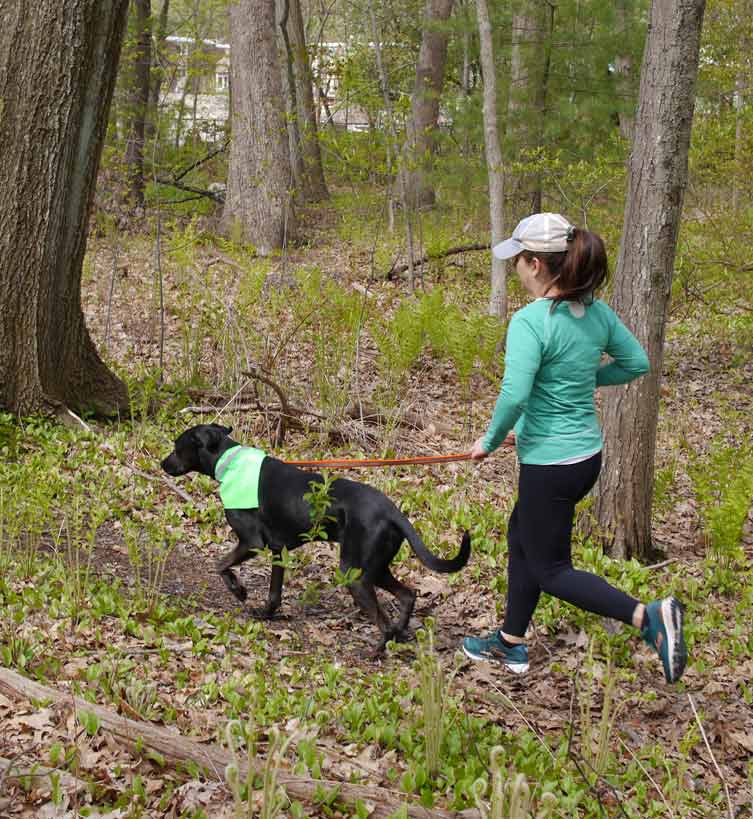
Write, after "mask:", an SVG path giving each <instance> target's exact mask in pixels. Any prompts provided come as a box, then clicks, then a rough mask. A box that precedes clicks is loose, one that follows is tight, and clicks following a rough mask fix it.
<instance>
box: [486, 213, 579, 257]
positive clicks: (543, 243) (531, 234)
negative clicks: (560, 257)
mask: <svg viewBox="0 0 753 819" xmlns="http://www.w3.org/2000/svg"><path fill="white" fill-rule="evenodd" d="M574 230H575V226H574V225H571V224H570V222H568V221H567V219H565V217H564V216H560V215H559V213H534V214H533V216H526V218H525V219H522V220H521V221H520V222H518V225H517V227H516V228H515V230H514V231H513V232H512V236H511V237H510V238H509V239H505V241H504V242H500V243H499V244H498V245H495V246H494V247H493V248H492V253H493V254H494V255H495V256H496V257H497V258H498V259H512V257H513V256H517V255H518V253H521V252H522V251H524V250H530V251H532V252H533V253H560V252H562V251H563V250H567V242H568V237H569V238H570V240H572V237H573V231H574Z"/></svg>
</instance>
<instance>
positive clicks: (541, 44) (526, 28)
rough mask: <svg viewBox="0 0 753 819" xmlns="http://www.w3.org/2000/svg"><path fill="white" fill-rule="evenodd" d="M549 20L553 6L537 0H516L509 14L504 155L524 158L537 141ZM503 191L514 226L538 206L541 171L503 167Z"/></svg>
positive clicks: (541, 122) (543, 98)
mask: <svg viewBox="0 0 753 819" xmlns="http://www.w3.org/2000/svg"><path fill="white" fill-rule="evenodd" d="M553 25H554V6H550V5H549V4H548V3H544V2H540V0H518V4H517V9H516V11H515V13H514V14H513V18H512V49H511V52H510V92H509V96H508V102H507V141H508V143H509V145H510V148H509V155H508V158H509V159H511V158H512V157H518V158H522V159H523V160H525V159H526V157H527V156H528V157H530V156H531V155H532V154H533V152H535V151H536V150H537V149H538V148H540V147H541V145H542V141H543V134H544V117H545V114H546V100H547V90H548V89H547V85H548V82H549V64H550V46H549V42H550V38H551V28H552V26H553ZM505 193H506V196H507V209H506V222H507V224H509V225H511V226H514V225H516V224H517V223H518V222H519V221H520V220H521V219H522V218H523V217H524V216H527V215H529V214H530V213H536V212H538V211H539V210H540V209H541V200H542V190H541V174H540V173H538V172H530V171H526V170H522V171H519V172H517V173H512V172H510V173H508V175H507V179H506V185H505Z"/></svg>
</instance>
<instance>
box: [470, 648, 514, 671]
mask: <svg viewBox="0 0 753 819" xmlns="http://www.w3.org/2000/svg"><path fill="white" fill-rule="evenodd" d="M462 648H463V654H465V656H466V657H470V658H471V659H472V660H481V661H482V662H485V663H490V664H491V665H501V666H504V667H505V668H507V669H509V670H510V671H512V673H513V674H525V673H526V671H528V663H506V662H504V661H503V660H493V659H491V658H490V657H484V655H483V654H472V653H471V652H470V651H468V649H467V648H466V647H465V646H463V647H462Z"/></svg>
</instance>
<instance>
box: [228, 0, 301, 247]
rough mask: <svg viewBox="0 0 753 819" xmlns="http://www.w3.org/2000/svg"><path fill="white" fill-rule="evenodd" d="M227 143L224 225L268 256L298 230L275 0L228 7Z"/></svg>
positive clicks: (239, 0)
mask: <svg viewBox="0 0 753 819" xmlns="http://www.w3.org/2000/svg"><path fill="white" fill-rule="evenodd" d="M230 83H231V87H232V89H233V92H232V95H231V97H230V105H231V123H232V135H233V136H232V142H231V144H230V160H229V169H228V184H227V197H226V200H225V210H224V212H223V215H222V221H223V226H224V228H225V230H227V231H228V232H230V233H231V234H232V235H234V236H235V235H238V238H240V239H243V240H245V241H247V242H251V243H253V244H254V245H255V246H256V249H257V251H258V252H259V253H260V254H262V255H266V254H269V253H271V252H273V251H274V250H277V249H279V248H281V247H283V245H284V244H285V243H286V242H287V241H288V240H289V239H291V238H292V236H293V234H294V232H295V221H294V213H293V207H292V201H291V183H292V178H291V172H290V154H289V151H288V142H287V128H286V126H285V110H284V104H283V102H282V80H281V77H280V62H279V59H278V54H277V36H276V23H275V2H274V0H236V2H233V3H232V4H231V6H230Z"/></svg>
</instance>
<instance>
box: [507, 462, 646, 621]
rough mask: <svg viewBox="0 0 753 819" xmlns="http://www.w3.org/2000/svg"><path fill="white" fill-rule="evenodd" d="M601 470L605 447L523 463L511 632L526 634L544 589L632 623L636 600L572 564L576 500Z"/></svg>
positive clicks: (513, 535) (514, 521) (513, 519)
mask: <svg viewBox="0 0 753 819" xmlns="http://www.w3.org/2000/svg"><path fill="white" fill-rule="evenodd" d="M600 469H601V453H600V452H599V453H597V454H596V455H594V456H592V457H591V458H588V459H587V460H585V461H580V462H579V463H577V464H565V465H552V466H538V465H535V464H521V465H520V479H519V482H518V500H517V503H516V504H515V507H514V509H513V510H512V515H511V516H510V523H509V525H508V528H507V543H508V548H509V556H508V563H507V610H506V612H505V622H504V625H503V626H502V631H504V632H505V633H506V634H509V635H511V636H515V637H523V636H524V635H525V633H526V629H527V628H528V624H529V622H530V620H531V617H532V615H533V612H534V609H535V608H536V604H537V603H538V602H539V596H540V594H541V592H542V591H544V592H546V593H547V594H551V595H553V596H554V597H559V598H560V599H561V600H566V601H567V602H568V603H572V604H573V605H575V606H578V607H579V608H581V609H585V610H586V611H592V612H594V613H596V614H601V615H603V616H605V617H613V618H614V619H616V620H622V622H623V623H632V622H633V612H634V611H635V607H636V606H637V605H638V601H637V600H635V599H634V598H632V597H630V595H628V594H625V593H624V592H621V591H619V589H615V588H614V586H610V585H609V583H607V581H606V580H604V579H603V578H601V577H598V576H597V575H595V574H591V573H590V572H582V571H578V570H577V569H574V568H573V564H572V558H571V553H570V542H571V538H572V531H573V518H574V517H575V504H576V503H578V501H579V500H581V499H582V498H584V497H585V496H586V495H587V494H588V493H589V492H590V491H591V489H592V488H593V485H594V484H595V483H596V479H597V478H598V476H599V470H600Z"/></svg>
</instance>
